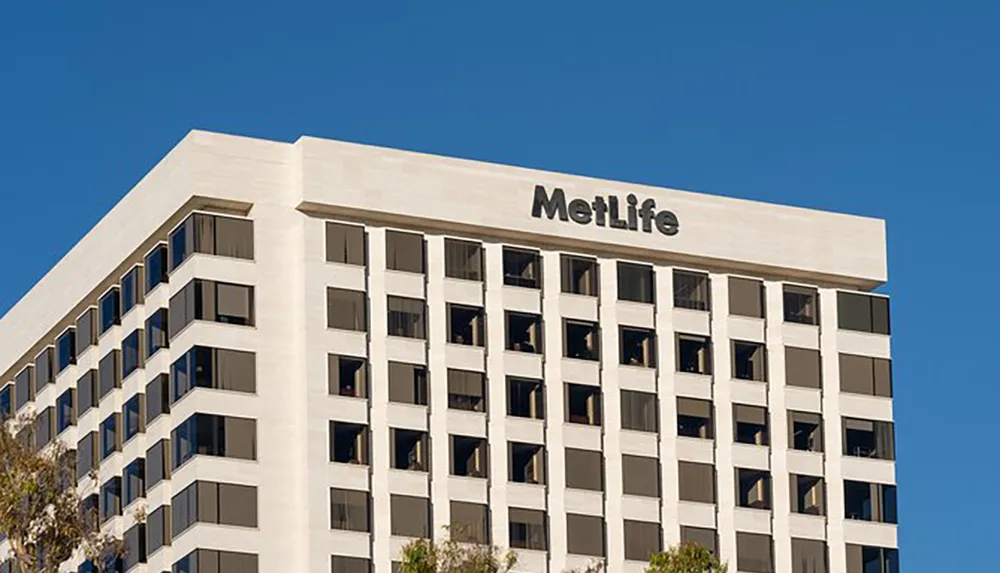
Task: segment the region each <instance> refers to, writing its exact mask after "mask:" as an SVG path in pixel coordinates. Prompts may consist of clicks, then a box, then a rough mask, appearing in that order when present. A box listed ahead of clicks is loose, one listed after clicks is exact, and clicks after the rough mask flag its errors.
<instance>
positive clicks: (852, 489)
mask: <svg viewBox="0 0 1000 573" xmlns="http://www.w3.org/2000/svg"><path fill="white" fill-rule="evenodd" d="M844 517H846V518H847V519H856V520H860V521H875V522H879V523H896V522H897V520H896V486H894V485H885V484H880V483H868V482H863V481H850V480H844Z"/></svg>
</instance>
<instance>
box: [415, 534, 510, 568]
mask: <svg viewBox="0 0 1000 573" xmlns="http://www.w3.org/2000/svg"><path fill="white" fill-rule="evenodd" d="M446 529H447V528H446ZM454 533H455V535H451V532H450V531H449V532H448V535H446V536H445V538H444V539H440V540H438V541H430V540H427V539H418V540H416V541H412V542H410V543H409V544H408V545H407V546H406V547H404V548H403V556H402V562H401V563H400V571H401V572H402V573H507V572H508V571H510V570H511V569H512V568H513V567H514V565H516V564H517V555H515V554H514V552H513V551H507V552H503V551H501V550H500V549H498V548H496V547H494V546H491V545H481V544H472V543H463V542H461V541H459V540H458V539H456V537H458V538H459V539H461V538H462V536H461V535H460V534H459V532H454Z"/></svg>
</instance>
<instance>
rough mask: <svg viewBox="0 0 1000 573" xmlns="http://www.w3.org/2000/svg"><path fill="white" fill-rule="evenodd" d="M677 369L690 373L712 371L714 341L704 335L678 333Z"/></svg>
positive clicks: (709, 372)
mask: <svg viewBox="0 0 1000 573" xmlns="http://www.w3.org/2000/svg"><path fill="white" fill-rule="evenodd" d="M677 371H678V372H688V373H690V374H711V373H712V342H711V340H710V339H708V338H707V337H704V336H695V335H693V334H678V335H677Z"/></svg>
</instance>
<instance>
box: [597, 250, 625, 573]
mask: <svg viewBox="0 0 1000 573" xmlns="http://www.w3.org/2000/svg"><path fill="white" fill-rule="evenodd" d="M598 264H599V265H600V267H599V268H600V277H601V278H600V287H601V299H600V301H599V306H598V318H599V321H600V322H599V324H600V329H601V330H600V333H601V390H602V394H603V402H604V424H603V425H602V428H601V429H602V433H603V449H604V522H605V532H606V533H605V534H606V536H607V540H606V543H607V559H608V563H612V564H614V563H623V562H624V561H625V526H624V523H623V521H622V519H623V510H622V496H623V495H624V494H625V492H624V491H623V488H622V448H621V428H622V408H621V389H620V387H619V384H618V346H619V343H618V313H617V305H618V262H617V261H616V260H615V259H606V258H601V259H598Z"/></svg>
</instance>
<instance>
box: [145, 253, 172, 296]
mask: <svg viewBox="0 0 1000 573" xmlns="http://www.w3.org/2000/svg"><path fill="white" fill-rule="evenodd" d="M143 262H144V263H145V264H144V266H145V269H146V273H145V274H146V281H145V285H144V288H143V291H144V292H145V293H146V294H149V293H150V291H152V290H153V289H154V288H156V287H157V286H159V285H161V284H166V283H167V282H169V280H170V279H169V278H168V275H167V264H168V261H167V245H165V244H161V245H156V246H155V247H153V250H152V251H150V252H149V254H148V255H146V258H145V260H144V261H143Z"/></svg>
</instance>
